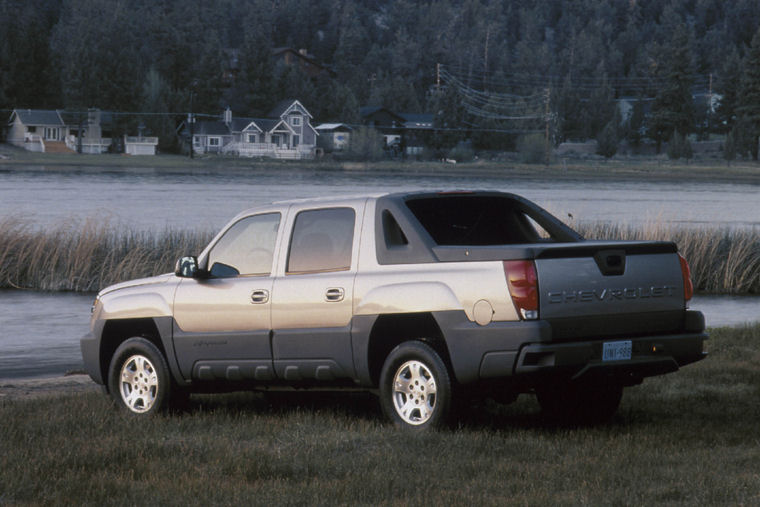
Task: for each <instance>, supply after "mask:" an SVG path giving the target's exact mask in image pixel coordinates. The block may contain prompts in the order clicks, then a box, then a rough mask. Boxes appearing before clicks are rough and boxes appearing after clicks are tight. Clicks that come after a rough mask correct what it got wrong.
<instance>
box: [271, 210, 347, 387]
mask: <svg viewBox="0 0 760 507" xmlns="http://www.w3.org/2000/svg"><path fill="white" fill-rule="evenodd" d="M357 222H358V221H357V212H356V210H355V209H354V208H352V207H338V208H329V209H314V210H308V209H306V210H301V211H299V212H298V213H297V214H296V215H295V218H294V222H293V233H292V234H291V241H290V245H289V248H288V251H287V265H286V266H285V273H284V274H282V275H281V276H278V277H277V278H276V279H275V281H274V289H273V293H272V329H273V337H272V354H273V358H274V366H275V371H276V373H277V376H278V377H279V378H283V379H285V380H288V381H298V380H314V379H316V380H324V381H330V380H334V379H338V378H346V377H352V376H353V375H354V372H353V370H354V368H353V357H352V351H351V316H352V303H353V288H354V278H355V277H356V258H355V257H356V255H355V248H354V244H355V243H358V230H357V229H358V227H357V226H356V224H357Z"/></svg>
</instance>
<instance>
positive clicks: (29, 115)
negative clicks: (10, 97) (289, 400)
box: [11, 109, 64, 127]
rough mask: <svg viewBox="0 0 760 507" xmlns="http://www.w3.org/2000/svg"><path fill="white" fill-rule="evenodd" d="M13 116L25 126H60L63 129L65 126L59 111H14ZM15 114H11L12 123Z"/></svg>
mask: <svg viewBox="0 0 760 507" xmlns="http://www.w3.org/2000/svg"><path fill="white" fill-rule="evenodd" d="M13 114H15V115H16V116H17V117H18V119H19V120H20V121H21V123H23V124H24V125H59V126H61V127H62V126H63V125H64V123H63V120H62V119H61V115H60V114H58V111H53V110H48V109H14V110H13ZM13 114H11V121H13V120H12V118H13Z"/></svg>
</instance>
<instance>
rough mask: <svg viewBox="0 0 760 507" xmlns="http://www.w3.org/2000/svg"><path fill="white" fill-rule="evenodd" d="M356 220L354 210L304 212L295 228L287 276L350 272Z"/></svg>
mask: <svg viewBox="0 0 760 507" xmlns="http://www.w3.org/2000/svg"><path fill="white" fill-rule="evenodd" d="M354 220H355V213H354V210H353V209H351V208H331V209H320V210H310V211H302V212H300V213H299V214H298V215H297V216H296V221H295V225H294V226H293V235H292V237H291V241H290V253H289V254H288V267H287V272H288V273H289V274H293V273H313V272H316V271H343V270H347V269H350V268H351V249H352V245H353V241H354Z"/></svg>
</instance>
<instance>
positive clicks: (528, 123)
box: [0, 0, 760, 159]
mask: <svg viewBox="0 0 760 507" xmlns="http://www.w3.org/2000/svg"><path fill="white" fill-rule="evenodd" d="M758 27H760V9H758V8H757V0H734V1H731V2H726V1H725V0H669V1H663V0H574V1H570V0H564V1H563V0H428V1H415V0H162V1H158V2H156V1H155V0H130V1H125V0H0V34H1V35H0V37H1V40H2V44H1V45H0V110H2V112H3V114H6V113H7V114H10V111H12V109H14V108H38V109H65V110H68V111H81V110H85V109H87V108H90V107H97V108H100V109H102V110H107V111H114V112H120V113H130V114H124V116H123V118H124V121H123V123H124V124H123V125H121V128H124V129H127V128H129V127H131V126H132V127H133V125H130V124H129V122H133V123H134V122H137V121H142V122H144V124H145V125H147V127H148V129H149V130H150V131H151V132H153V133H154V135H159V136H164V135H166V134H171V133H173V132H174V130H175V129H176V127H177V125H178V123H179V122H180V121H181V120H182V118H183V117H184V116H185V115H186V114H187V113H188V112H189V111H190V109H191V108H192V109H193V111H194V112H195V113H199V114H206V115H219V114H220V113H221V111H222V110H223V108H225V107H227V106H230V107H231V108H232V110H233V111H234V113H235V115H236V116H252V117H257V116H261V115H263V114H266V112H267V111H268V110H269V109H270V108H271V106H272V105H273V104H275V103H276V102H277V101H279V100H282V99H285V98H297V99H299V100H300V101H301V102H302V103H303V104H304V105H306V107H307V108H308V109H309V111H310V112H311V113H312V115H313V116H314V118H315V122H323V121H341V122H346V123H358V122H359V108H360V107H361V106H382V107H387V108H389V109H391V110H393V111H404V112H415V113H420V112H428V113H432V114H434V126H435V127H436V128H439V129H441V130H440V136H438V142H439V144H449V145H451V144H455V143H456V142H458V141H459V140H461V139H462V138H464V137H465V136H467V137H468V138H469V139H470V140H471V141H472V142H473V143H474V144H475V145H477V147H478V148H483V149H488V148H493V147H494V145H499V144H500V143H503V142H505V141H504V136H505V135H512V134H515V133H529V132H538V131H541V132H544V131H545V130H546V131H550V132H551V137H552V140H553V141H554V142H555V143H559V142H562V141H565V140H586V139H597V140H598V141H599V143H600V146H601V145H602V143H603V140H604V139H605V136H607V138H610V137H611V138H612V139H613V140H615V141H617V140H620V139H623V138H626V139H628V141H629V142H631V143H638V142H641V141H642V139H644V138H646V139H649V140H651V141H653V142H656V143H657V145H658V148H659V145H660V143H662V142H666V141H672V140H677V139H678V136H681V137H680V138H681V139H685V137H684V136H689V135H691V136H692V137H693V136H697V137H698V138H707V137H709V136H710V135H711V134H719V135H721V136H725V142H726V150H727V151H729V150H733V154H734V155H736V154H738V155H740V156H747V157H749V156H750V155H751V156H752V157H753V158H755V159H756V158H757V144H758V143H757V141H758V133H760V31H759V30H758ZM282 47H289V48H294V49H296V50H300V49H305V50H306V51H307V52H308V54H309V55H312V56H313V58H314V60H315V61H316V62H319V64H321V65H323V66H324V67H325V68H326V69H327V71H326V72H322V73H320V74H319V75H318V76H314V77H309V76H307V75H306V74H305V73H304V72H303V71H302V70H300V69H299V67H298V66H294V65H286V64H283V63H282V62H278V61H277V60H275V59H274V58H272V53H273V50H274V49H275V48H282ZM623 100H625V101H627V103H628V104H630V110H629V112H628V114H626V115H625V116H622V115H621V112H620V110H621V108H619V107H616V105H617V104H618V103H619V102H620V101H623ZM139 115H142V116H139ZM164 139H173V137H172V136H171V135H169V136H167V137H166V138H164V137H162V142H168V143H170V142H171V141H164ZM670 144H671V145H673V144H674V143H672V142H671V143H670ZM163 148H164V149H171V146H164V147H163ZM726 156H727V157H729V154H727V155H726Z"/></svg>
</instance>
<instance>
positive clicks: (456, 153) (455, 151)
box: [447, 142, 475, 162]
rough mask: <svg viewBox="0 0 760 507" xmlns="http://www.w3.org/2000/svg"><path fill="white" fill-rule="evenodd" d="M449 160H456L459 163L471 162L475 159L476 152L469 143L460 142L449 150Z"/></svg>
mask: <svg viewBox="0 0 760 507" xmlns="http://www.w3.org/2000/svg"><path fill="white" fill-rule="evenodd" d="M447 158H450V159H454V160H456V161H457V162H469V161H470V160H472V159H474V158H475V152H474V151H473V149H472V146H470V144H469V143H461V142H460V143H459V144H457V145H456V146H454V147H453V148H451V150H449V153H448V155H447Z"/></svg>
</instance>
